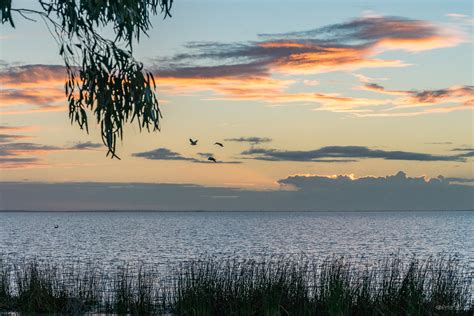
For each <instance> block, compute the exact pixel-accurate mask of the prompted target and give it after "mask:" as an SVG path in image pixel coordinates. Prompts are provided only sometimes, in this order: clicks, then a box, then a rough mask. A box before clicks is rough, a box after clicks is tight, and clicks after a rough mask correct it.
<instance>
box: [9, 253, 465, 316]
mask: <svg viewBox="0 0 474 316" xmlns="http://www.w3.org/2000/svg"><path fill="white" fill-rule="evenodd" d="M107 269H108V270H106V269H102V270H101V269H99V268H97V267H94V266H80V267H76V268H73V267H63V266H54V265H51V264H46V263H38V262H37V261H23V262H20V263H17V264H12V263H11V262H6V261H1V260H0V312H25V313H65V314H66V313H67V314H83V313H113V314H131V315H151V314H155V315H157V314H167V315H471V314H472V313H473V312H474V308H473V305H472V304H473V302H472V297H473V296H472V284H473V283H472V277H473V275H472V271H470V270H467V269H466V266H465V265H463V264H462V263H461V262H459V261H458V260H456V259H455V258H450V257H441V258H438V259H434V258H428V259H423V260H421V259H416V258H411V259H408V260H402V259H401V258H400V257H397V256H395V257H388V258H387V259H385V260H381V261H379V262H369V261H366V260H360V258H359V259H357V258H344V257H329V258H326V259H325V260H322V261H318V260H311V259H309V258H299V257H298V258H295V257H292V258H267V259H265V260H260V261H257V260H235V259H223V260H218V259H209V258H203V259H200V260H193V261H190V262H187V263H183V264H181V265H179V266H177V267H174V268H170V270H168V272H166V271H165V272H162V274H161V276H163V275H164V276H165V277H160V274H159V273H158V272H157V271H156V269H155V268H154V267H152V266H143V265H139V266H135V267H133V266H127V265H126V266H123V267H119V268H118V269H116V270H110V269H109V268H107Z"/></svg>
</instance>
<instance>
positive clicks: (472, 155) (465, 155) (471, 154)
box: [459, 151, 474, 157]
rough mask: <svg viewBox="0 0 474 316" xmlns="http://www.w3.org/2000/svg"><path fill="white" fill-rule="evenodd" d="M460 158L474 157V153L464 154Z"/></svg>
mask: <svg viewBox="0 0 474 316" xmlns="http://www.w3.org/2000/svg"><path fill="white" fill-rule="evenodd" d="M459 157H474V151H469V152H466V153H464V154H460V155H459Z"/></svg>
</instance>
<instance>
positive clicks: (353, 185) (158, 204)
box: [0, 172, 474, 211]
mask: <svg viewBox="0 0 474 316" xmlns="http://www.w3.org/2000/svg"><path fill="white" fill-rule="evenodd" d="M448 179H449V178H444V177H441V176H440V177H438V178H433V179H427V178H425V177H409V176H407V175H406V174H405V173H403V172H399V173H397V174H395V175H387V176H382V177H371V176H366V177H361V178H356V177H354V176H347V175H334V176H325V175H318V174H314V175H306V176H301V175H293V176H288V177H286V178H284V179H280V180H279V181H278V182H279V183H280V185H281V189H280V190H270V191H256V190H248V189H246V190H242V189H235V188H224V187H204V186H199V185H192V184H160V183H33V182H0V192H2V203H0V209H1V210H48V211H52V210H94V211H97V210H130V211H136V210H166V211H177V210H209V211H232V210H234V211H235V210H243V211H252V210H272V211H301V210H314V211H340V210H370V211H372V210H378V211H380V210H410V211H413V210H472V207H473V205H474V186H472V185H462V184H459V183H458V184H454V183H451V179H449V180H448ZM287 187H292V188H293V189H292V190H288V189H286V188H287ZM77 192H81V194H80V195H78V194H77ZM25 196H28V199H25V198H24V197H25ZM183 197H186V198H183Z"/></svg>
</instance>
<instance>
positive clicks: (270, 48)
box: [154, 17, 464, 113]
mask: <svg viewBox="0 0 474 316" xmlns="http://www.w3.org/2000/svg"><path fill="white" fill-rule="evenodd" d="M260 38H261V40H259V41H254V42H246V43H217V42H192V43H189V44H187V45H186V49H187V52H185V53H181V54H177V55H175V56H172V57H170V58H167V59H161V60H158V65H160V66H155V67H154V73H155V74H156V76H157V79H158V83H159V84H160V85H161V86H162V88H163V89H164V90H166V91H168V92H171V93H178V94H180V93H196V92H201V91H206V92H212V93H213V94H215V95H216V96H212V97H210V98H209V99H211V100H253V101H259V102H269V103H290V102H306V103H316V104H319V105H320V108H322V109H325V110H329V111H335V112H353V113H358V112H366V111H368V110H363V109H354V108H359V107H369V106H379V105H383V104H385V103H386V101H385V100H376V99H366V98H355V97H345V96H341V95H338V94H331V93H322V92H315V93H292V92H288V89H289V87H290V86H291V85H293V84H295V83H297V82H298V81H296V79H294V78H292V79H288V77H284V79H282V78H281V77H280V78H279V79H275V77H274V75H294V74H301V73H302V74H317V73H324V72H333V71H340V70H354V69H360V68H374V67H375V68H380V67H404V66H407V64H405V63H404V62H402V61H400V60H393V59H381V58H376V57H375V56H376V55H379V54H380V53H381V52H383V51H387V50H393V49H398V50H404V51H410V52H412V51H422V50H429V49H435V48H441V47H451V46H455V45H457V44H459V43H461V42H463V41H464V38H463V35H462V34H459V33H456V32H455V31H453V30H450V29H449V28H447V27H440V26H437V25H434V24H432V23H430V22H426V21H420V20H410V19H406V18H399V17H363V18H359V19H355V20H352V21H350V22H347V23H343V24H335V25H329V26H327V27H323V28H318V29H314V30H310V31H304V32H292V33H284V34H261V35H260ZM301 83H302V84H304V85H313V86H314V85H315V84H317V83H319V81H314V80H313V81H308V80H302V81H301Z"/></svg>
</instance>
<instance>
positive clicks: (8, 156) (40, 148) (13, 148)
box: [0, 135, 102, 168]
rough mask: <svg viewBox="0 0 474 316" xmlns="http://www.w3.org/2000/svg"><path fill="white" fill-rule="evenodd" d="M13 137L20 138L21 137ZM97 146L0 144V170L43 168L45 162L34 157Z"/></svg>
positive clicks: (95, 145)
mask: <svg viewBox="0 0 474 316" xmlns="http://www.w3.org/2000/svg"><path fill="white" fill-rule="evenodd" d="M8 136H12V135H8ZM15 136H20V137H21V135H15ZM0 139H1V135H0ZM11 140H15V139H11V138H10V139H9V140H5V141H11ZM99 146H102V145H100V144H96V143H91V142H85V143H76V144H75V145H73V146H70V147H67V146H64V147H61V146H54V145H42V144H37V143H30V142H28V143H27V142H8V143H2V142H0V158H1V159H0V168H29V167H36V166H45V165H47V164H46V163H45V161H44V160H43V159H40V158H38V157H36V156H39V155H46V154H49V153H54V152H59V151H75V150H92V149H94V148H97V147H99Z"/></svg>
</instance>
